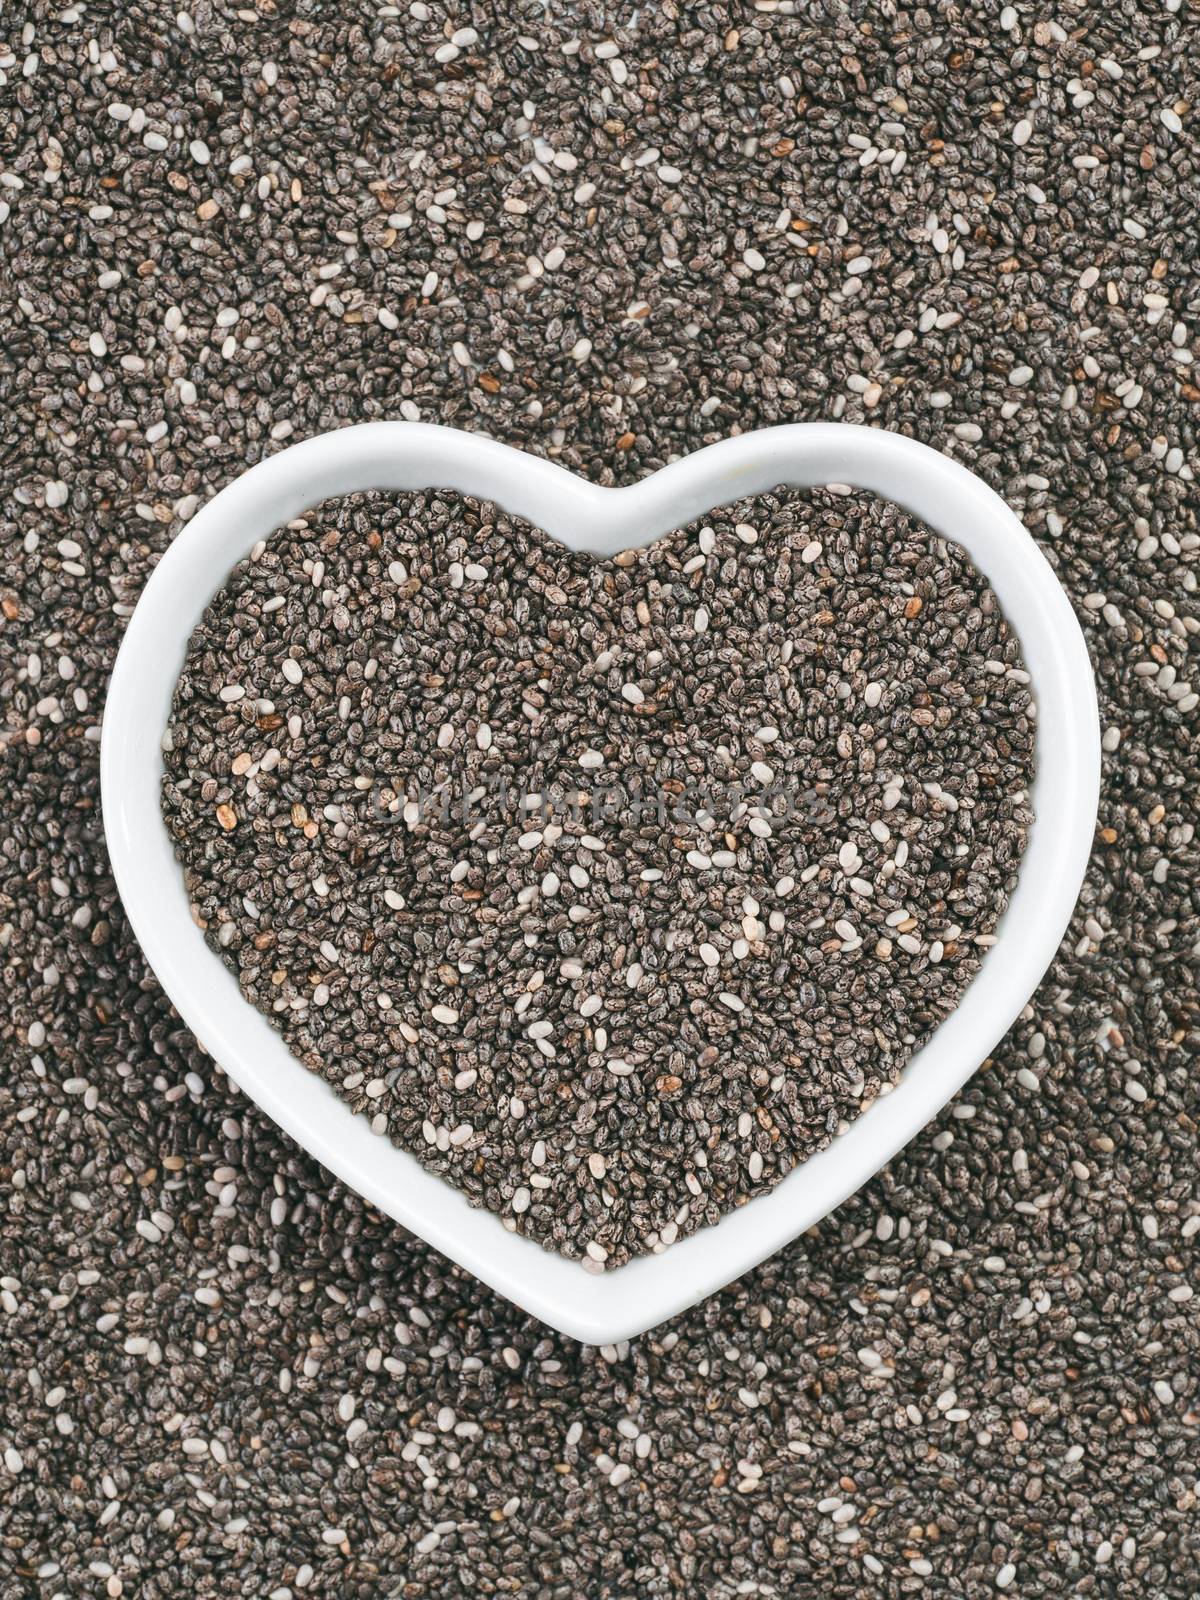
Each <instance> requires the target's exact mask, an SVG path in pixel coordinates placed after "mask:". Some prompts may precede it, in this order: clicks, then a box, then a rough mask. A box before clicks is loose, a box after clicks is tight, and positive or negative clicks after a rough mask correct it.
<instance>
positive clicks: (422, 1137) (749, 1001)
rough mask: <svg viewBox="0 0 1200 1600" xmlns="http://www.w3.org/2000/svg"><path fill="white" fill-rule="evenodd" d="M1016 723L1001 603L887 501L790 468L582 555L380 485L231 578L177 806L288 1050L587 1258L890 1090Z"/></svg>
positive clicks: (620, 1258)
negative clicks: (645, 542) (718, 505)
mask: <svg viewBox="0 0 1200 1600" xmlns="http://www.w3.org/2000/svg"><path fill="white" fill-rule="evenodd" d="M636 531H637V530H635V529H631V530H630V533H631V537H633V536H636ZM1033 746H1034V722H1033V707H1032V702H1031V696H1030V692H1029V686H1028V675H1027V674H1026V672H1025V671H1024V668H1023V664H1022V660H1021V656H1020V650H1019V645H1018V641H1017V640H1016V638H1015V636H1014V634H1013V633H1012V631H1011V630H1010V628H1009V627H1008V625H1007V624H1006V622H1005V620H1004V618H1003V616H1002V614H1001V612H1000V609H999V606H998V603H997V601H996V598H995V596H994V594H993V593H992V592H991V590H990V589H989V587H988V585H987V583H986V581H985V580H984V579H983V578H982V577H981V576H980V575H979V574H978V573H977V572H976V571H975V570H974V569H973V568H972V567H971V565H970V564H969V562H968V561H967V559H966V557H965V556H964V555H963V554H962V552H961V551H959V550H958V548H957V547H956V546H954V545H953V544H951V543H948V542H947V541H945V540H943V539H941V538H940V537H938V536H935V535H934V534H932V533H931V532H930V531H929V530H928V529H927V528H925V527H923V526H922V525H920V524H919V523H917V522H915V520H914V519H913V518H912V517H910V516H909V515H908V514H907V513H905V512H903V511H901V510H900V509H899V508H898V507H896V506H894V505H892V504H890V503H888V502H885V501H881V500H875V499H871V498H869V497H866V496H860V495H857V494H854V495H851V494H848V493H845V494H844V493H841V492H840V491H832V490H827V491H821V492H811V493H809V492H805V493H800V492H796V491H790V490H784V489H780V490H777V491H775V492H774V493H773V494H768V495H761V496H757V497H755V498H754V499H751V500H746V501H742V502H740V503H737V504H734V505H731V506H728V507H725V508H723V509H721V510H719V511H715V512H711V513H709V514H708V515H707V516H705V517H704V518H702V519H700V520H698V521H697V522H695V523H693V524H691V525H689V526H688V527H686V528H682V529H680V530H678V531H676V532H675V533H672V534H670V535H668V536H667V537H666V538H663V539H661V540H659V541H657V542H656V543H655V544H653V545H652V546H650V547H649V548H648V549H644V550H633V549H631V550H628V551H625V552H623V553H622V554H620V555H618V556H617V557H615V559H614V560H613V561H611V562H600V561H596V560H593V559H592V558H590V557H587V556H584V555H579V554H574V553H572V552H570V551H568V550H566V549H564V548H563V547H562V546H560V545H559V544H558V543H557V542H556V541H554V540H553V539H551V538H550V537H548V536H547V535H545V534H544V533H542V532H540V531H539V530H537V529H534V528H532V527H530V526H529V525H528V524H526V523H523V522H521V521H520V520H519V519H517V518H514V517H510V516H508V515H506V514H505V513H504V512H503V511H501V510H499V509H498V508H497V507H495V506H494V505H490V504H487V503H484V502H480V501H477V500H473V499H471V498H469V497H466V496H462V495H458V494H456V493H452V492H443V491H426V492H423V493H418V494H404V495H398V494H385V493H382V492H376V493H370V494H360V495H354V496H350V497H346V498H343V499H340V500H337V501H330V502H327V503H326V504H325V505H323V506H321V507H318V508H317V509H316V510H314V511H313V512H311V513H309V514H308V515H307V516H306V517H305V518H303V519H302V520H299V521H296V522H293V523H291V524H289V525H288V526H287V527H286V528H282V529H279V530H277V531H276V532H275V533H274V534H273V535H272V536H271V537H270V538H269V539H267V540H265V541H263V542H262V543H260V544H259V545H258V546H256V547H255V550H254V551H253V552H252V553H251V555H250V557H249V558H248V559H247V560H246V561H244V562H242V563H240V564H239V566H238V567H237V568H236V569H235V571H234V573H233V574H232V575H231V577H230V579H229V581H228V583H227V584H226V585H225V587H224V588H223V589H222V590H221V591H220V592H219V593H218V594H217V595H216V596H215V598H214V599H213V601H212V603H211V604H210V606H209V608H208V610H207V611H206V613H205V617H204V620H203V622H202V623H201V625H200V627H199V628H198V629H197V630H196V633H195V634H194V636H193V638H192V641H191V644H190V646H189V650H188V654H187V659H186V662H185V666H184V670H183V673H182V675H181V677H180V679H179V683H178V686H177V689H176V693H175V698H174V705H173V711H172V717H171V721H170V726H169V729H168V734H167V739H166V758H165V760H166V773H165V778H164V784H163V809H164V815H165V817H166V820H167V824H168V827H169V828H170V830H171V834H172V837H173V839H174V841H175V847H176V853H177V855H178V857H179V859H180V861H181V863H182V864H183V867H184V871H185V876H186V882H187V888H188V892H189V896H190V898H191V900H192V902H193V905H194V910H195V915H196V918H197V921H198V922H199V923H200V925H201V926H202V927H203V929H204V931H205V934H206V937H207V938H208V940H209V942H210V943H211V944H212V946H213V948H214V949H215V950H217V951H218V952H219V954H220V955H221V957H222V959H223V960H224V961H225V962H226V964H227V965H228V966H229V967H230V969H231V970H232V971H233V972H234V973H235V974H236V976H237V978H238V982H239V984H240V985H241V989H242V992H243V994H244V995H245V996H246V998H247V999H248V1000H249V1001H250V1002H251V1003H252V1004H253V1005H255V1006H256V1007H257V1008H258V1009H259V1010H260V1011H262V1012H263V1013H264V1014H265V1015H267V1016H268V1017H269V1018H270V1020H271V1021H272V1022H273V1023H274V1024H275V1025H276V1026H277V1027H278V1028H279V1029H280V1031H281V1033H282V1034H283V1036H284V1038H285V1039H286V1040H287V1042H288V1044H289V1046H290V1047H291V1049H292V1050H293V1052H294V1053H295V1054H296V1055H297V1056H298V1057H299V1059H300V1060H301V1061H303V1062H304V1063H305V1065H307V1066H308V1067H310V1068H311V1069H313V1070H315V1071H317V1072H320V1073H321V1074H322V1076H324V1077H325V1078H326V1079H327V1080H328V1081H329V1082H330V1084H331V1085H332V1087H333V1088H334V1089H335V1090H336V1092H337V1093H339V1094H340V1095H341V1096H342V1097H343V1098H344V1099H346V1100H347V1101H348V1102H349V1103H350V1104H351V1106H352V1107H353V1108H354V1109H355V1110H356V1111H359V1112H361V1113H362V1114H363V1115H365V1116H367V1117H369V1118H370V1119H371V1124H372V1126H373V1127H374V1128H375V1130H376V1131H377V1132H379V1133H380V1134H386V1135H387V1136H389V1137H390V1138H391V1139H393V1140H394V1141H395V1142H396V1143H397V1144H398V1145H400V1146H402V1147H403V1148H405V1149H407V1150H409V1151H410V1152H411V1153H412V1154H414V1155H415V1156H416V1157H417V1158H418V1159H419V1160H420V1161H421V1162H422V1163H423V1164H424V1165H426V1166H427V1167H429V1168H430V1169H431V1170H433V1171H435V1172H437V1173H438V1174H439V1175H441V1176H442V1177H444V1178H445V1179H446V1181H447V1182H449V1183H451V1184H453V1185H454V1186H455V1187H457V1188H459V1189H461V1190H462V1191H463V1192H464V1193H465V1194H466V1195H467V1196H468V1198H469V1199H470V1200H472V1201H473V1202H474V1203H477V1204H480V1205H484V1206H487V1207H489V1208H490V1209H492V1210H493V1211H495V1212H496V1213H498V1215H499V1216H500V1217H501V1218H502V1220H503V1221H504V1223H505V1225H506V1226H507V1227H510V1228H513V1229H517V1230H519V1231H521V1232H523V1233H526V1234H528V1235H529V1236H531V1237H533V1238H535V1239H537V1240H538V1241H539V1242H541V1243H542V1244H544V1245H546V1246H548V1247H551V1248H553V1249H556V1250H558V1251H560V1252H561V1253H562V1254H564V1255H567V1256H569V1257H578V1258H580V1259H581V1260H582V1261H583V1263H584V1265H585V1266H589V1267H591V1268H593V1269H595V1270H601V1269H602V1268H603V1267H604V1266H605V1265H619V1264H620V1263H622V1262H624V1261H626V1260H628V1259H629V1258H630V1257H631V1256H633V1255H637V1254H641V1253H645V1252H648V1251H658V1250H661V1249H663V1248H664V1247H666V1246H667V1245H669V1244H670V1243H672V1242H673V1241H674V1240H675V1239H677V1238H680V1237H683V1236H684V1235H686V1234H688V1233H691V1232H693V1231H695V1230H696V1229H697V1228H699V1227H701V1226H703V1225H705V1224H707V1223H713V1222H716V1221H717V1220H718V1219H719V1218H720V1216H721V1215H722V1214H723V1213H725V1212H727V1211H728V1210H730V1209H731V1208H733V1207H735V1206H737V1205H741V1204H743V1203H745V1201H747V1200H749V1199H751V1198H753V1196H754V1195H756V1194H760V1193H763V1192H765V1191H766V1190H768V1189H770V1188H771V1187H773V1185H774V1184H775V1183H777V1182H778V1181H779V1180H780V1179H781V1178H782V1177H783V1176H784V1175H785V1174H786V1173H787V1172H788V1171H790V1170H791V1169H792V1168H793V1167H794V1166H795V1165H796V1164H797V1163H798V1162H801V1161H803V1160H805V1159H806V1158H807V1157H808V1156H810V1155H812V1154H814V1153H815V1152H816V1151H817V1150H819V1149H821V1148H822V1147H823V1146H824V1145H826V1144H827V1143H828V1142H829V1141H830V1140H831V1139H832V1138H833V1137H835V1136H836V1135H837V1133H838V1132H839V1131H841V1130H842V1129H844V1128H845V1127H846V1126H847V1125H848V1123H849V1122H850V1121H851V1120H852V1119H853V1118H854V1117H855V1116H856V1115H857V1114H858V1112H859V1111H861V1110H862V1109H864V1108H865V1107H866V1106H867V1105H868V1104H870V1103H871V1102H872V1101H873V1100H874V1099H875V1098H877V1097H878V1096H879V1095H880V1094H884V1093H886V1092H887V1091H888V1089H889V1088H890V1087H891V1086H892V1085H893V1084H894V1083H895V1081H896V1079H897V1077H898V1075H899V1073H900V1072H901V1071H902V1069H903V1067H904V1065H905V1063H906V1062H907V1060H908V1059H909V1058H910V1056H911V1055H912V1054H913V1053H914V1052H915V1051H916V1050H918V1049H919V1048H920V1047H921V1045H922V1044H923V1043H924V1041H925V1040H926V1039H927V1038H928V1037H929V1035H930V1034H931V1033H932V1032H933V1030H934V1029H935V1028H936V1027H937V1026H938V1025H939V1023H940V1022H941V1021H943V1020H944V1019H945V1017H946V1016H948V1015H949V1013H950V1012H951V1011H952V1010H953V1008H954V1006H955V1004H956V1002H957V1000H958V998H959V997H960V995H961V994H962V992H963V990H964V989H965V987H966V986H967V984H968V983H969V982H970V981H971V979H972V978H973V977H974V975H975V974H976V972H977V971H978V970H979V966H980V963H981V961H982V960H983V958H984V955H985V953H986V950H987V948H988V946H989V945H990V944H991V943H992V942H994V939H995V929H996V925H997V922H998V920H999V918H1000V915H1001V914H1002V912H1003V910H1004V908H1005V905H1006V904H1007V899H1008V895H1009V893H1010V891H1011V887H1012V884H1013V882H1014V878H1015V872H1016V869H1017V864H1018V862H1019V859H1020V855H1021V851H1022V849H1023V847H1024V843H1025V838H1026V832H1027V829H1028V827H1029V824H1030V822H1031V820H1032V817H1031V812H1030V808H1029V799H1028V794H1029V788H1030V783H1031V777H1032V766H1033Z"/></svg>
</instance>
